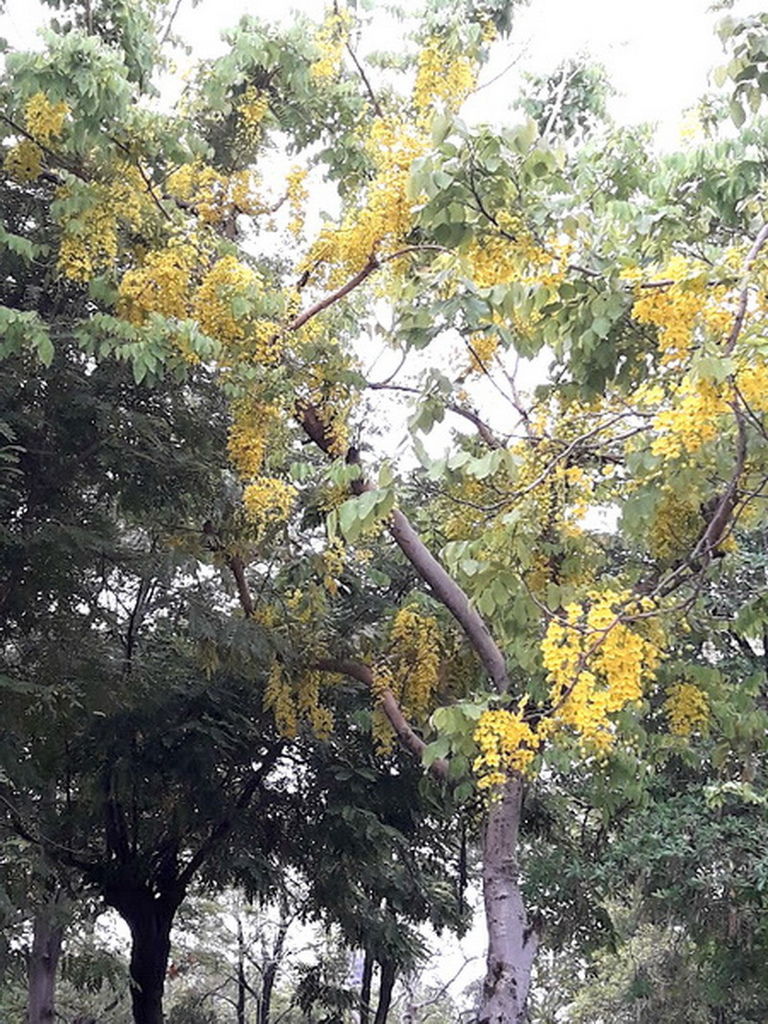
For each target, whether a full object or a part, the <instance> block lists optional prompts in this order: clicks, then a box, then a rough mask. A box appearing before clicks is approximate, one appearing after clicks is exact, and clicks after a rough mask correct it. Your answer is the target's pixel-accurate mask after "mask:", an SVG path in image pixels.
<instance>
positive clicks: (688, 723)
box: [662, 683, 710, 736]
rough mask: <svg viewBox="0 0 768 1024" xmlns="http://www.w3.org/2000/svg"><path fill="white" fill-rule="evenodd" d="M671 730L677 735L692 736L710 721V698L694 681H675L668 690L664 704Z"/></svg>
mask: <svg viewBox="0 0 768 1024" xmlns="http://www.w3.org/2000/svg"><path fill="white" fill-rule="evenodd" d="M662 707H663V709H664V713H665V714H666V716H667V719H668V721H669V728H670V731H671V732H673V733H675V734H676V735H677V736H690V735H691V733H692V732H695V731H696V730H700V729H703V728H705V727H706V725H707V722H708V721H709V713H710V710H709V698H708V697H707V695H706V693H704V691H703V690H701V689H699V687H698V686H694V684H693V683H675V684H674V685H673V686H670V688H669V690H668V691H667V699H666V700H665V701H664V704H663V705H662Z"/></svg>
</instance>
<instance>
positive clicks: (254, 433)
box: [227, 397, 279, 477]
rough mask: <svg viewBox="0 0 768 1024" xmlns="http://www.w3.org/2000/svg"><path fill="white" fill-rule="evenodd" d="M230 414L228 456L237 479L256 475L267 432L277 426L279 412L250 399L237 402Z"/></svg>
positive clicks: (264, 450)
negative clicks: (236, 473)
mask: <svg viewBox="0 0 768 1024" xmlns="http://www.w3.org/2000/svg"><path fill="white" fill-rule="evenodd" d="M233 412H234V420H233V423H232V426H231V427H230V431H229V438H228V440H227V451H228V452H229V457H230V459H231V460H232V464H233V465H234V466H235V468H236V469H237V471H238V473H239V474H240V476H243V477H253V476H257V475H258V474H259V473H260V472H261V468H262V466H263V464H264V456H265V454H266V451H267V445H268V444H269V440H270V432H271V431H273V430H274V429H275V428H276V426H277V423H278V420H279V410H278V408H277V406H275V405H269V404H265V403H264V402H260V401H258V399H255V398H252V397H249V398H243V399H240V400H239V401H237V402H236V403H235V406H234V409H233Z"/></svg>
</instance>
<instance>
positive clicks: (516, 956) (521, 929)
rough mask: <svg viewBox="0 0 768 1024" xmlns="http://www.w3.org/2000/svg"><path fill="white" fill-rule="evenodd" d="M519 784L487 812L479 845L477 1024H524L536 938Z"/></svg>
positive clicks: (506, 788) (516, 780) (516, 781)
mask: <svg viewBox="0 0 768 1024" xmlns="http://www.w3.org/2000/svg"><path fill="white" fill-rule="evenodd" d="M522 797H523V784H522V781H521V779H520V778H519V777H514V778H511V779H509V780H508V782H507V783H506V785H505V786H504V788H503V790H502V792H501V794H500V795H499V797H498V799H497V801H496V802H495V803H493V804H492V805H491V807H490V810H489V813H488V820H487V823H486V826H485V836H484V841H483V896H484V901H485V918H486V924H487V927H488V961H487V967H486V975H485V982H484V984H483V995H482V1002H481V1005H480V1013H479V1016H478V1024H522V1022H523V1021H524V1020H525V1012H526V1003H527V1000H528V990H529V988H530V984H531V969H532V967H533V960H534V957H535V956H536V948H537V945H538V936H537V934H536V932H535V930H534V929H533V928H532V927H531V925H530V924H529V922H528V917H527V915H526V912H525V906H524V905H523V898H522V894H521V892H520V869H519V865H518V860H517V841H518V833H519V830H520V809H521V805H522Z"/></svg>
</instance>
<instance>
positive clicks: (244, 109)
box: [236, 85, 269, 145]
mask: <svg viewBox="0 0 768 1024" xmlns="http://www.w3.org/2000/svg"><path fill="white" fill-rule="evenodd" d="M236 109H237V116H238V122H239V123H238V131H239V133H240V135H241V136H242V138H243V141H244V142H246V143H248V144H249V145H254V144H255V143H256V142H258V141H259V137H260V135H261V122H262V121H263V120H264V118H265V117H266V115H267V111H268V110H269V97H268V96H267V94H266V93H265V92H263V91H262V90H261V89H257V88H256V87H255V86H253V85H249V86H248V88H247V89H246V90H245V91H244V92H243V94H242V96H241V97H240V99H239V100H238V102H237V108H236Z"/></svg>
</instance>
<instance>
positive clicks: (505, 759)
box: [473, 711, 542, 789]
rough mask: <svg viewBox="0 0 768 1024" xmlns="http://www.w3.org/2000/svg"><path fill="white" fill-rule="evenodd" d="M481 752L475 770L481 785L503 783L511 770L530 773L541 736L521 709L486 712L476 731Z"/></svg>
mask: <svg viewBox="0 0 768 1024" xmlns="http://www.w3.org/2000/svg"><path fill="white" fill-rule="evenodd" d="M474 739H475V743H476V744H477V746H478V750H479V754H478V755H477V757H476V758H475V761H474V764H473V769H474V772H475V774H476V775H477V776H478V783H477V784H478V787H479V788H480V789H489V788H491V787H494V786H500V785H503V783H504V782H505V781H506V779H507V776H508V775H509V774H511V773H512V772H528V771H530V769H531V763H532V761H533V759H534V758H535V757H536V751H537V750H538V749H539V747H540V746H541V742H542V737H541V736H540V735H539V734H537V733H536V732H534V731H533V729H531V727H530V725H529V724H528V723H527V722H525V721H523V717H522V711H484V712H483V714H482V715H481V716H480V718H479V719H478V722H477V728H476V729H475V733H474Z"/></svg>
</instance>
